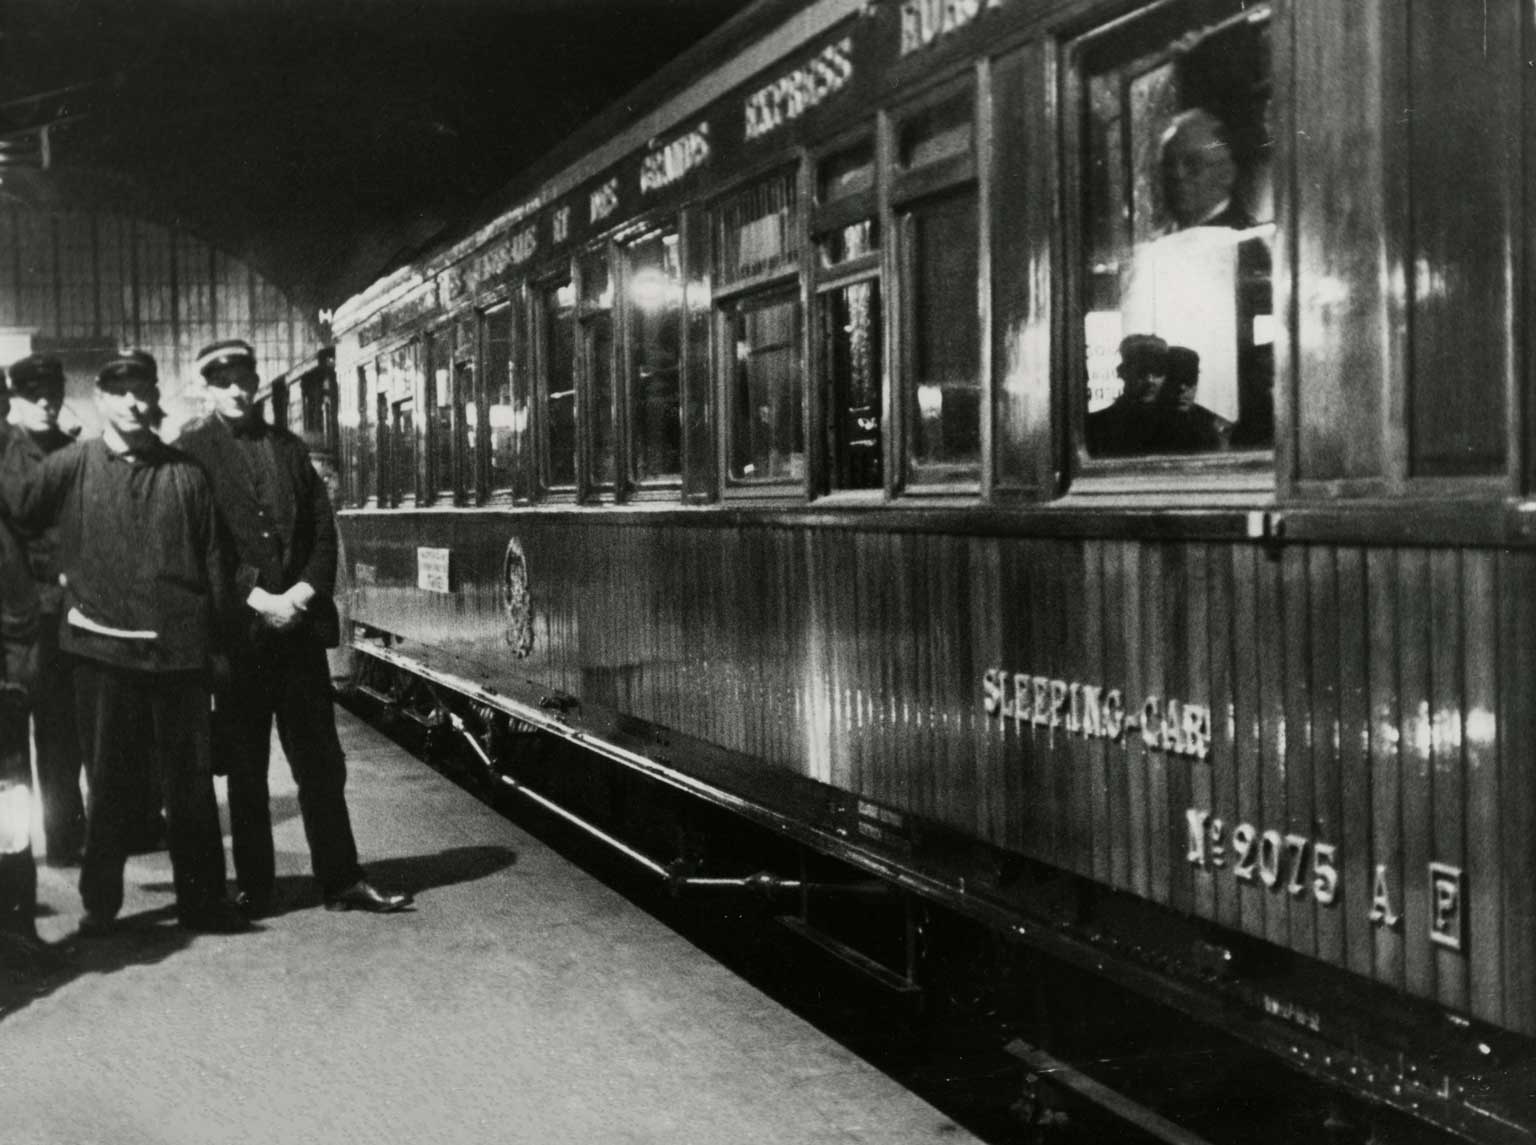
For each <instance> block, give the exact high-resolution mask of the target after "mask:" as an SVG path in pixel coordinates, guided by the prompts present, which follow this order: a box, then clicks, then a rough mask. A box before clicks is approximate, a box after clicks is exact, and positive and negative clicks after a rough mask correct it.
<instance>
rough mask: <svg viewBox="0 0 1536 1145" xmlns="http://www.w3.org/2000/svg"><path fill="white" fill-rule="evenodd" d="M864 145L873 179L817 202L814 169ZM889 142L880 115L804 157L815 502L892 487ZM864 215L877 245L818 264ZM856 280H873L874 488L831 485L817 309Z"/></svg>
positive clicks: (879, 495) (878, 497)
mask: <svg viewBox="0 0 1536 1145" xmlns="http://www.w3.org/2000/svg"><path fill="white" fill-rule="evenodd" d="M864 143H868V144H869V146H870V150H871V153H872V159H871V162H872V163H873V166H874V172H873V173H874V183H873V185H872V186H871V187H869V188H868V189H867V190H862V191H856V192H852V193H850V194H849V195H847V196H844V197H841V198H838V199H834V200H832V201H831V202H827V203H823V202H822V201H821V184H820V170H821V165H822V164H823V163H824V162H826V161H827V160H829V159H831V158H833V157H835V156H837V155H839V154H842V153H844V152H848V151H852V150H853V149H854V148H856V147H858V146H860V145H861V144H864ZM886 152H887V143H886V129H885V123H884V115H883V114H877V115H875V116H873V117H871V118H870V119H867V120H865V121H864V122H862V123H860V124H858V125H857V126H855V127H851V128H849V129H848V130H846V131H843V132H840V133H839V134H838V135H836V136H833V137H832V138H830V139H827V140H824V141H822V142H821V143H819V144H818V145H817V146H816V147H814V148H812V149H810V150H809V151H808V152H807V155H806V164H805V167H806V182H807V184H808V187H807V197H808V199H809V200H810V203H809V207H808V209H807V211H806V212H805V214H806V245H805V252H806V253H805V261H806V280H807V293H808V299H809V304H808V306H807V308H806V317H805V322H804V326H805V329H806V335H807V338H808V340H809V346H808V351H807V356H806V364H807V368H808V373H809V377H810V379H811V385H810V393H808V394H807V395H806V398H807V406H808V407H809V411H810V419H811V431H812V432H811V434H810V436H809V437H808V438H807V441H806V447H807V449H808V450H810V452H811V456H810V466H809V468H810V480H811V483H812V484H811V488H812V491H813V494H814V496H815V497H816V498H817V499H818V500H823V501H825V500H832V501H854V502H861V503H869V502H872V501H874V502H878V501H885V500H889V498H890V496H891V492H892V484H891V483H892V479H893V471H894V466H893V463H892V456H891V450H892V439H891V437H890V424H891V421H890V419H891V400H892V399H891V329H890V327H891V320H890V313H889V312H890V271H889V268H888V266H887V262H888V257H889V253H890V211H889V210H888V207H887V201H886V200H887V197H888V188H889V186H890V168H889V164H888V161H887V154H886ZM865 220H868V221H870V222H872V223H873V224H874V225H875V226H876V228H877V229H878V232H879V246H878V249H876V250H874V251H871V252H869V253H868V254H864V255H859V256H858V257H856V258H852V259H847V260H845V261H843V262H841V263H839V264H838V265H837V266H835V267H824V266H822V265H821V258H820V246H819V244H820V242H821V240H822V238H823V237H825V236H826V235H828V234H831V233H832V232H833V231H837V230H840V229H843V228H845V227H848V226H851V225H853V224H855V223H859V222H863V221H865ZM861 282H873V283H874V284H875V287H876V289H877V290H878V291H879V295H880V308H881V323H880V325H881V338H880V350H879V353H880V424H881V444H880V487H879V488H877V489H851V488H850V489H842V488H834V487H833V483H832V476H833V474H832V467H833V464H834V458H833V450H832V448H831V435H832V432H833V425H832V411H831V408H830V402H829V401H828V393H827V386H828V384H829V381H830V377H831V366H830V363H828V362H827V361H826V360H825V356H824V354H823V353H822V349H823V347H822V340H821V338H820V336H819V332H820V330H821V324H822V322H823V321H824V311H823V307H824V306H825V305H826V302H825V299H826V298H827V296H828V295H830V294H832V293H834V292H836V291H838V290H842V289H844V288H846V287H849V286H853V285H856V284H858V283H861Z"/></svg>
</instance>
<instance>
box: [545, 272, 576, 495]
mask: <svg viewBox="0 0 1536 1145" xmlns="http://www.w3.org/2000/svg"><path fill="white" fill-rule="evenodd" d="M575 310H576V307H575V296H574V295H573V293H572V291H571V285H570V283H568V282H562V283H558V284H555V285H550V286H546V287H544V288H543V289H542V290H541V291H540V292H539V337H540V338H541V339H542V346H543V354H542V358H541V362H542V366H541V373H540V377H539V384H540V386H541V387H542V392H541V395H540V396H541V397H542V399H543V405H544V421H543V430H544V441H543V447H544V448H543V450H542V451H541V452H542V454H543V458H544V473H543V479H544V487H545V488H546V489H570V488H574V487H575V485H576V343H575V331H574V330H573V328H572V315H573V314H574V313H575Z"/></svg>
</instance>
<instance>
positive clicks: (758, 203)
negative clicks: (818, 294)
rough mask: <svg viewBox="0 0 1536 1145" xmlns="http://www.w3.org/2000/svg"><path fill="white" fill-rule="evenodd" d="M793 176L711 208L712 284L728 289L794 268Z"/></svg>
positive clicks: (777, 178) (763, 182)
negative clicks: (712, 235)
mask: <svg viewBox="0 0 1536 1145" xmlns="http://www.w3.org/2000/svg"><path fill="white" fill-rule="evenodd" d="M794 236H795V178H794V173H793V172H788V173H785V174H781V175H775V176H773V177H772V178H768V179H763V180H761V181H759V182H757V183H754V184H753V185H752V186H750V187H748V188H747V189H746V190H744V191H739V192H737V193H736V194H734V195H732V196H731V197H730V198H728V199H726V200H724V201H723V202H722V203H720V204H719V206H717V207H716V208H715V282H716V284H717V285H719V286H722V287H724V286H731V285H734V284H736V283H739V282H742V281H744V280H746V279H749V278H755V277H758V276H761V275H768V274H775V273H778V272H779V271H783V270H788V269H790V268H792V267H793V266H794V264H795V249H796V248H795V241H794Z"/></svg>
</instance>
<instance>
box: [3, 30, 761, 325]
mask: <svg viewBox="0 0 1536 1145" xmlns="http://www.w3.org/2000/svg"><path fill="white" fill-rule="evenodd" d="M749 2H750V0H8V3H7V5H6V9H7V16H6V19H5V21H4V22H3V23H0V204H3V203H4V202H5V201H7V200H10V201H13V202H16V201H20V202H25V203H29V204H33V205H56V206H58V207H60V208H71V207H91V208H95V209H101V208H103V207H111V206H114V205H116V206H118V207H119V208H121V209H124V210H127V211H130V212H132V213H135V214H140V215H145V216H148V217H152V218H156V219H158V220H159V221H162V222H167V223H171V224H176V225H180V226H183V227H185V228H187V229H189V230H191V231H193V232H194V233H196V234H198V235H199V236H200V237H202V238H204V239H206V240H207V241H209V242H212V243H214V244H215V245H217V246H219V247H221V248H222V249H224V250H227V251H229V252H230V253H232V254H235V255H237V256H239V257H241V258H243V259H244V260H246V261H247V262H249V263H250V264H251V265H252V266H254V267H256V268H257V269H258V270H259V271H260V272H261V273H262V274H264V275H265V276H266V277H267V278H269V279H270V280H271V281H273V282H275V283H277V284H279V285H281V286H283V287H284V288H285V289H287V290H288V291H289V292H290V294H291V296H292V297H293V298H294V300H295V301H296V302H300V303H301V304H309V305H314V306H316V307H323V306H332V305H335V304H336V303H337V302H339V301H341V300H342V299H344V298H346V297H347V296H348V295H349V294H351V293H352V292H354V291H356V290H358V289H360V288H361V287H363V286H365V285H366V284H367V283H368V282H370V281H371V280H372V279H373V278H375V277H376V276H377V275H378V274H380V273H381V272H383V271H385V270H387V269H388V268H389V267H390V266H391V265H392V264H393V263H395V262H396V261H398V260H399V259H400V258H401V257H402V256H403V255H404V254H405V253H406V252H409V251H410V250H413V249H415V248H416V247H418V246H420V245H421V244H422V243H424V242H426V241H427V240H428V239H429V238H431V237H432V235H434V234H435V233H437V232H438V231H439V230H440V229H441V228H442V227H443V225H444V224H445V223H447V222H448V221H450V220H452V219H455V218H458V217H460V216H461V215H463V214H464V213H465V212H466V211H468V210H471V209H473V207H474V206H475V205H476V204H479V203H482V202H483V201H484V200H485V199H486V197H487V196H488V195H491V194H493V193H494V192H495V190H496V189H497V188H498V187H500V186H502V185H504V184H505V183H506V182H507V181H508V180H509V179H510V178H512V177H513V176H514V175H515V174H516V173H517V172H518V171H521V170H523V169H524V168H526V167H528V166H529V165H530V164H532V163H534V162H535V161H536V160H538V159H539V157H540V156H543V155H544V154H545V153H547V152H548V151H550V150H551V149H552V148H554V147H555V146H556V145H557V144H559V143H560V142H561V141H562V140H567V139H569V138H570V136H571V135H572V133H573V132H574V131H575V130H576V128H577V127H578V126H579V125H580V124H582V123H583V122H585V121H587V120H588V119H590V118H591V117H592V116H593V115H594V114H596V113H597V112H598V111H600V110H602V109H603V108H605V107H609V105H611V104H613V103H614V102H615V101H617V100H619V99H620V97H621V96H624V95H625V94H626V93H628V92H630V91H631V89H632V88H634V87H635V85H636V84H637V83H639V82H640V81H641V80H643V79H644V78H645V77H647V76H649V75H651V74H652V73H654V72H656V71H657V70H658V69H660V68H661V67H662V66H663V65H664V64H666V63H667V62H668V61H669V60H672V59H673V58H674V57H676V56H678V55H679V53H681V52H683V51H684V50H685V49H686V48H688V47H689V46H690V45H693V44H696V43H697V42H698V41H699V40H700V39H702V38H703V37H704V36H705V35H706V34H708V33H709V32H711V31H712V30H714V29H716V28H719V27H720V26H721V25H724V24H726V23H727V21H729V20H730V19H731V17H733V16H735V15H737V14H738V13H739V12H741V11H742V10H743V9H746V8H747V7H748V6H749ZM762 6H763V5H759V7H762ZM770 6H771V5H770ZM610 113H611V112H610ZM45 127H46V128H47V131H46V133H45V132H44V131H43V130H42V129H43V128H45ZM45 135H46V142H45V141H44V136H45ZM45 148H46V153H47V154H46V159H44V157H43V151H44V149H45Z"/></svg>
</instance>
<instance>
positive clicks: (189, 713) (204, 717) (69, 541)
mask: <svg viewBox="0 0 1536 1145" xmlns="http://www.w3.org/2000/svg"><path fill="white" fill-rule="evenodd" d="M159 402H160V390H159V377H158V371H157V368H156V365H155V360H154V358H152V357H151V356H150V355H148V354H146V353H144V352H143V351H131V352H129V353H126V354H123V355H122V356H120V357H118V358H114V359H113V360H112V361H110V362H108V363H107V364H106V365H105V366H103V367H102V369H101V371H100V373H99V374H98V375H97V379H96V406H97V409H98V410H99V411H100V413H101V416H102V420H103V422H104V423H105V426H104V429H103V431H102V435H101V437H99V438H95V439H93V440H91V441H86V442H77V443H74V444H72V445H69V446H66V447H65V448H63V449H60V450H58V451H56V452H54V453H51V454H49V455H48V456H47V457H46V458H44V459H43V461H42V464H41V465H35V464H32V463H31V461H30V460H29V459H28V458H27V457H25V456H24V450H23V448H22V447H21V445H20V443H19V441H18V438H17V437H16V436H15V435H13V436H12V438H11V439H10V440H9V441H8V442H7V444H6V449H5V455H4V462H3V466H0V501H3V504H4V507H5V510H6V513H7V515H8V516H9V518H10V519H11V520H12V521H14V522H16V523H17V524H19V525H20V526H21V527H22V528H24V529H42V528H46V527H48V526H49V525H56V526H57V528H58V542H59V545H58V562H59V568H60V571H61V586H62V599H61V600H60V603H59V610H60V613H61V617H62V619H61V622H60V625H59V648H60V650H61V651H62V652H63V653H64V654H66V655H69V656H71V657H73V658H74V685H75V688H74V691H75V711H76V715H77V717H78V721H79V722H78V729H79V736H80V742H81V746H82V748H83V750H84V755H85V766H86V775H87V778H88V780H89V782H90V789H91V797H90V800H89V802H88V804H87V807H86V826H85V849H84V855H83V856H82V860H81V866H80V898H81V901H82V903H83V905H84V907H85V914H84V917H83V919H82V921H81V923H80V930H81V933H82V934H84V935H93V934H99V933H102V932H104V931H107V930H109V929H110V928H111V926H112V923H113V920H114V919H115V918H116V916H117V913H118V911H119V910H121V909H122V903H123V867H124V864H125V862H126V859H127V847H128V836H129V832H130V830H131V827H132V822H131V820H132V819H133V817H134V815H135V814H136V812H137V810H138V809H139V808H140V807H141V805H142V801H141V798H140V796H139V792H138V787H139V784H140V783H141V777H142V761H141V760H139V759H138V758H136V756H137V754H138V750H139V749H141V748H142V747H143V745H146V744H147V745H149V747H150V750H151V752H152V754H153V756H154V762H155V763H156V764H157V765H158V766H157V771H158V779H159V783H160V790H161V798H162V801H163V804H164V807H165V812H166V833H167V838H168V842H169V846H170V855H171V867H172V871H173V877H174V885H175V891H176V911H177V918H178V921H179V922H180V924H181V926H182V927H183V928H185V929H188V930H193V931H209V932H217V933H231V932H234V931H238V930H243V929H246V927H247V926H248V924H247V923H246V921H245V919H244V917H243V916H242V915H241V914H240V913H239V912H238V911H237V910H235V908H234V905H233V904H232V903H230V902H229V901H228V900H227V899H226V898H225V894H224V848H223V840H222V837H221V834H220V830H219V812H218V803H217V800H216V798H215V795H214V790H213V770H212V757H211V744H210V731H209V722H208V721H209V694H210V689H209V681H210V675H211V673H210V664H211V662H212V660H213V657H214V656H215V655H216V654H217V651H218V648H217V644H216V642H215V641H216V630H217V625H218V623H219V619H220V617H221V616H223V615H224V612H225V608H224V601H223V592H224V586H225V574H224V568H223V565H222V555H221V552H220V547H219V538H218V525H217V519H216V517H215V511H214V503H213V494H212V492H211V490H210V489H209V487H208V481H207V478H206V477H205V476H204V474H203V472H202V469H201V468H200V467H199V466H198V465H197V464H196V463H195V462H193V461H191V460H190V459H189V458H187V457H186V456H185V455H183V454H182V453H180V452H178V451H177V450H174V449H172V448H170V447H169V446H167V445H165V444H164V443H163V442H161V441H160V439H159V438H158V437H157V436H156V435H155V432H154V429H153V427H154V425H155V423H156V421H157V419H158V413H159Z"/></svg>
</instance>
